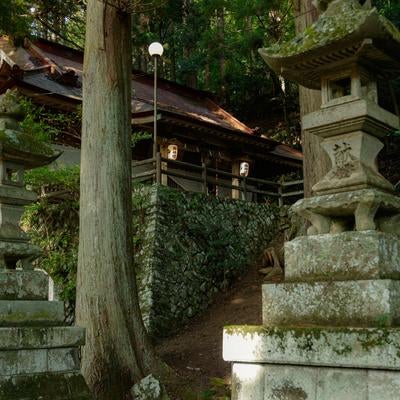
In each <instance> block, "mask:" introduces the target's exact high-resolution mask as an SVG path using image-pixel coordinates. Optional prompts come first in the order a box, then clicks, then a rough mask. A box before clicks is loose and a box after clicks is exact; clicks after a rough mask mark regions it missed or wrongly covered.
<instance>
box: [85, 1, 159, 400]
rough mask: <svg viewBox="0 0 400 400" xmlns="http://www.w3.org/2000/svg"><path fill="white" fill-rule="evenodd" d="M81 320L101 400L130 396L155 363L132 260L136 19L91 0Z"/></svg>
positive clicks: (88, 367)
mask: <svg viewBox="0 0 400 400" xmlns="http://www.w3.org/2000/svg"><path fill="white" fill-rule="evenodd" d="M85 43H86V44H85V46H86V48H85V61H84V87H83V126H82V153H81V200H80V242H79V261H78V287H77V323H78V325H81V326H84V327H85V328H86V338H87V341H86V345H85V346H84V348H83V351H82V372H83V374H84V376H85V378H86V381H87V383H88V385H89V387H90V388H91V389H92V392H93V394H94V397H95V399H97V400H103V399H104V400H114V399H115V400H122V399H127V398H129V394H128V393H129V389H130V388H131V386H132V384H133V383H134V382H137V381H138V380H139V379H141V378H143V377H144V376H146V375H147V374H148V373H149V372H150V371H151V370H152V368H154V367H156V366H157V360H156V357H155V355H154V352H153V348H152V347H151V345H150V343H149V341H148V339H147V336H146V331H145V329H144V326H143V323H142V319H141V316H140V310H139V305H138V298H137V288H136V280H135V274H134V269H133V265H132V259H133V254H132V253H133V249H132V224H131V221H132V218H131V212H132V211H131V210H132V207H131V206H132V204H131V145H130V142H131V126H130V119H131V111H130V102H131V19H130V15H129V14H128V13H125V12H122V11H120V10H118V9H117V8H116V7H115V6H112V5H108V4H107V3H105V2H104V3H103V2H102V1H99V0H88V2H87V24H86V42H85Z"/></svg>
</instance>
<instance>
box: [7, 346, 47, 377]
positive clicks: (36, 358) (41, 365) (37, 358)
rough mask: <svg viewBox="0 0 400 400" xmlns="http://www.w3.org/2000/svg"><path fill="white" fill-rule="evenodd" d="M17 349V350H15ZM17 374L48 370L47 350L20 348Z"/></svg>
mask: <svg viewBox="0 0 400 400" xmlns="http://www.w3.org/2000/svg"><path fill="white" fill-rule="evenodd" d="M14 351H15V350H14ZM17 353H18V356H17V358H18V364H17V374H18V375H23V374H37V373H43V372H47V370H48V364H47V350H46V349H40V350H18V351H17Z"/></svg>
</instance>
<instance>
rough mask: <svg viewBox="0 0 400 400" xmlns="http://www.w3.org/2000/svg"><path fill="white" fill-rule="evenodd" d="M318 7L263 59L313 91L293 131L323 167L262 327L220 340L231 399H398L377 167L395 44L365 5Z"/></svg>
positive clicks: (267, 301)
mask: <svg viewBox="0 0 400 400" xmlns="http://www.w3.org/2000/svg"><path fill="white" fill-rule="evenodd" d="M316 3H317V5H318V6H319V7H320V8H321V9H322V10H323V11H324V12H323V13H322V14H321V16H320V18H319V20H318V21H317V22H315V23H314V24H313V25H312V26H310V27H309V28H307V29H306V30H305V32H304V33H302V34H301V35H299V36H297V37H296V38H295V39H293V40H292V41H290V42H288V43H284V44H279V45H277V46H274V47H272V48H269V49H262V50H260V53H261V55H262V57H263V58H264V59H265V61H266V62H267V63H268V64H269V66H270V67H271V68H273V69H274V70H275V71H276V72H277V73H279V74H281V75H283V76H284V77H285V78H287V79H291V80H293V81H296V82H298V83H300V84H301V85H303V86H305V87H308V88H311V89H319V90H321V96H322V99H321V100H322V105H321V108H320V110H318V111H316V112H314V113H311V114H308V115H306V116H304V118H303V120H302V124H303V129H304V130H306V131H307V134H314V135H317V136H319V137H320V138H321V139H322V142H321V145H322V147H323V148H324V149H325V151H326V152H327V153H328V154H329V157H330V159H331V162H332V167H331V170H330V171H329V172H328V174H327V175H326V176H325V177H324V178H323V179H322V180H321V181H319V182H317V183H316V184H315V186H314V187H313V191H314V194H315V197H312V198H307V199H303V200H300V201H299V202H297V203H296V204H295V205H294V207H293V209H294V210H295V211H297V212H298V213H299V214H301V215H303V216H304V217H306V218H307V219H308V220H309V221H310V222H311V227H310V228H309V230H308V236H303V237H298V238H296V239H294V240H292V241H291V242H287V243H286V244H285V282H283V283H280V284H266V285H263V288H262V291H263V326H261V327H245V326H243V327H228V328H226V329H225V333H224V358H225V360H227V361H232V362H233V378H232V380H233V388H232V389H233V395H232V399H234V400H239V399H240V400H244V399H253V400H289V399H296V400H297V399H299V400H306V399H307V400H394V399H398V398H400V395H399V393H400V351H399V350H400V346H399V343H400V307H399V305H400V281H399V279H400V261H399V254H400V239H399V235H400V198H399V197H398V196H397V195H396V194H395V193H394V188H393V186H392V185H391V184H390V183H389V182H388V181H387V180H386V179H385V178H384V177H383V176H382V175H381V174H380V173H379V171H378V168H377V163H376V157H377V155H378V153H379V151H380V150H381V149H382V147H383V145H382V143H381V140H380V139H381V138H382V137H383V136H385V135H387V134H388V133H390V132H393V131H395V130H398V129H399V116H398V115H395V110H396V109H397V107H395V106H391V105H390V104H387V102H385V101H384V100H385V98H383V97H382V98H381V96H380V93H381V90H382V82H383V84H384V85H386V84H387V81H388V80H390V79H392V78H394V77H396V76H399V75H400V33H399V31H398V30H397V29H396V28H395V27H394V26H393V25H392V24H391V23H390V22H389V21H388V20H386V19H385V18H383V17H382V16H381V15H379V13H378V11H377V10H376V9H375V8H371V6H369V2H366V5H365V6H362V5H360V3H359V1H358V0H333V1H328V0H324V1H317V2H316Z"/></svg>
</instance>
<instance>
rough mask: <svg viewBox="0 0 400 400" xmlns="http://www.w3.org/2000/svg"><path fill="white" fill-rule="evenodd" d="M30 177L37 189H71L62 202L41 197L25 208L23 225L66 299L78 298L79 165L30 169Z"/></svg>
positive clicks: (41, 263)
mask: <svg viewBox="0 0 400 400" xmlns="http://www.w3.org/2000/svg"><path fill="white" fill-rule="evenodd" d="M26 181H27V183H28V184H29V186H31V187H32V188H33V189H34V190H36V191H38V192H40V189H41V187H43V186H45V187H47V188H48V189H50V188H51V187H53V188H57V189H58V190H59V189H61V188H63V189H66V190H68V191H69V196H68V197H66V198H65V199H64V200H63V201H61V202H54V203H51V202H49V201H48V200H47V199H46V197H41V198H40V199H39V200H38V201H37V202H36V203H34V204H32V205H29V206H27V207H26V209H25V214H24V217H23V220H22V225H23V226H24V228H25V229H26V230H27V231H28V233H29V234H30V236H31V239H32V242H33V243H34V244H36V245H38V246H39V247H40V248H41V249H42V251H43V256H42V257H41V258H40V259H39V260H38V265H39V267H40V268H43V269H44V270H46V271H47V272H48V273H49V274H50V276H51V277H52V278H53V279H54V281H55V282H56V283H57V284H58V285H59V287H60V288H61V296H62V298H63V299H64V300H69V301H71V302H75V285H76V267H77V257H78V243H79V167H73V168H66V169H59V170H50V169H49V168H47V167H43V168H38V169H36V170H31V171H28V172H27V174H26Z"/></svg>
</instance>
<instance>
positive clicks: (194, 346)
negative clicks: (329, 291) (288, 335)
mask: <svg viewBox="0 0 400 400" xmlns="http://www.w3.org/2000/svg"><path fill="white" fill-rule="evenodd" d="M263 278H264V277H263V276H262V275H260V274H259V273H258V272H257V268H256V267H253V268H251V269H250V270H249V271H248V272H247V274H246V275H245V276H243V277H242V278H241V279H240V280H238V281H237V282H236V283H235V284H234V286H233V287H232V288H231V289H230V290H229V291H228V292H227V293H223V294H220V295H219V296H217V298H216V299H215V302H214V303H213V305H212V306H211V307H210V308H209V309H208V310H207V311H206V312H205V313H204V314H202V315H201V316H199V317H196V318H193V319H192V320H191V321H190V324H188V325H187V326H186V327H185V328H183V329H182V330H181V331H180V332H179V333H178V334H177V335H175V336H173V337H170V338H167V339H164V340H163V341H162V342H161V343H159V344H158V345H157V351H158V352H159V354H160V355H161V357H162V358H163V360H165V361H166V362H167V363H168V364H169V365H170V366H172V367H173V368H174V369H176V370H177V372H178V374H179V375H180V376H181V377H182V379H181V382H180V383H179V385H178V386H179V387H178V388H174V393H175V394H174V396H175V398H174V399H173V400H191V399H195V400H197V399H212V398H213V397H207V395H206V394H203V395H200V394H198V393H200V392H202V391H204V390H206V389H207V388H210V380H211V379H212V378H215V377H218V378H223V379H224V381H225V383H227V384H229V382H230V364H229V363H227V362H225V361H223V359H222V330H223V327H224V325H238V324H240V325H243V324H249V325H257V324H261V285H262V283H263ZM177 393H180V394H177ZM182 393H184V394H182ZM185 393H186V394H185ZM195 393H197V394H195Z"/></svg>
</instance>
